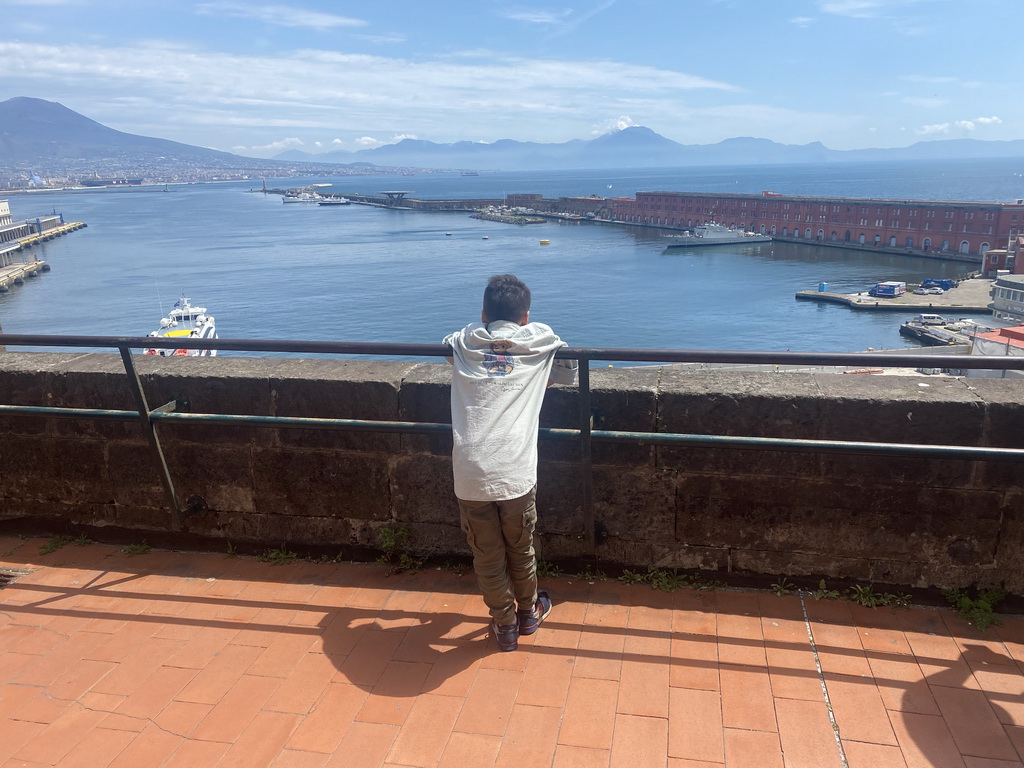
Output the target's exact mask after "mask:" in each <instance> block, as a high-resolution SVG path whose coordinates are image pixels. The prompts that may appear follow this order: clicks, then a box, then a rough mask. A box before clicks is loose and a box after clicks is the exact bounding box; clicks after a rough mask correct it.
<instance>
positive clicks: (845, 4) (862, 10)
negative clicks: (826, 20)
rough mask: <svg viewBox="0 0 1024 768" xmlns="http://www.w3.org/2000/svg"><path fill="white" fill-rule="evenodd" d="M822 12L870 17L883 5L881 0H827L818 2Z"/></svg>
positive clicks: (863, 17)
mask: <svg viewBox="0 0 1024 768" xmlns="http://www.w3.org/2000/svg"><path fill="white" fill-rule="evenodd" d="M818 5H819V7H820V8H821V10H822V12H823V13H833V14H835V15H837V16H850V17H852V18H854V19H870V18H874V17H875V16H877V15H878V11H879V9H881V8H883V7H884V6H885V3H884V2H883V0H828V1H827V2H820V3H819V4H818Z"/></svg>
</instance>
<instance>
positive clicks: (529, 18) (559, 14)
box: [501, 8, 572, 24]
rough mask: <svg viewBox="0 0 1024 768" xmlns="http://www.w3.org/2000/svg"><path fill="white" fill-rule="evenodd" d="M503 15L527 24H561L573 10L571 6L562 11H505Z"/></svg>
mask: <svg viewBox="0 0 1024 768" xmlns="http://www.w3.org/2000/svg"><path fill="white" fill-rule="evenodd" d="M501 15H502V16H504V17H505V18H506V19H510V20H512V21H525V22H526V23H527V24H560V23H561V22H563V21H565V19H567V18H568V17H569V16H571V15H572V10H571V9H569V8H567V9H565V10H562V11H548V10H539V9H534V10H518V11H505V12H504V13H502V14H501Z"/></svg>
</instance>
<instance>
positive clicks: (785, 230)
mask: <svg viewBox="0 0 1024 768" xmlns="http://www.w3.org/2000/svg"><path fill="white" fill-rule="evenodd" d="M782 236H783V237H788V236H789V227H783V228H782Z"/></svg>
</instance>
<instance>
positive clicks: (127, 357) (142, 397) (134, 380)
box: [117, 345, 184, 527]
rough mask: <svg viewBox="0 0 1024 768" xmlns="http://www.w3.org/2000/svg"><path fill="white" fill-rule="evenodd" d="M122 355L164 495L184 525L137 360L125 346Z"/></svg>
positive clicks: (119, 348) (122, 346)
mask: <svg viewBox="0 0 1024 768" xmlns="http://www.w3.org/2000/svg"><path fill="white" fill-rule="evenodd" d="M117 350H118V352H120V353H121V360H122V361H123V362H124V370H125V373H127V374H128V386H129V387H130V388H131V390H132V395H133V396H134V397H135V407H136V408H138V409H139V422H140V423H141V424H142V431H143V432H145V433H146V440H148V441H149V448H150V450H151V451H152V452H153V456H155V457H156V462H157V467H158V468H159V470H160V481H161V482H162V483H163V486H164V493H165V494H167V500H168V501H169V502H170V505H171V509H172V510H173V511H174V516H175V517H176V518H177V520H178V526H179V527H180V526H182V524H183V523H184V515H183V514H182V511H181V506H180V505H179V504H178V497H177V495H176V494H175V492H174V482H173V481H172V480H171V472H170V470H169V469H168V468H167V460H166V459H165V458H164V451H163V448H161V447H160V438H159V437H158V436H157V433H156V425H155V424H154V423H153V421H152V420H151V419H150V412H149V404H148V403H147V402H146V393H145V392H143V391H142V381H141V380H140V379H139V373H138V371H137V370H136V369H135V359H134V358H133V357H132V353H131V349H130V348H129V347H126V346H124V345H120V346H118V348H117Z"/></svg>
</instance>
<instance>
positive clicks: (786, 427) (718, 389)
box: [657, 368, 822, 477]
mask: <svg viewBox="0 0 1024 768" xmlns="http://www.w3.org/2000/svg"><path fill="white" fill-rule="evenodd" d="M821 408H822V403H821V398H820V395H819V393H818V388H817V386H816V385H815V382H814V379H813V377H811V376H809V375H805V374H772V373H742V374H729V375H728V376H726V375H723V374H722V373H720V372H718V373H702V374H694V373H685V372H683V371H679V370H677V369H669V368H666V370H665V373H664V375H663V376H662V380H661V389H660V392H659V397H658V414H657V424H658V426H657V430H658V431H659V432H669V433H680V434H693V435H726V436H740V437H772V438H783V439H814V438H816V437H817V425H818V422H819V421H820V418H821ZM740 413H743V414H747V415H754V414H756V416H755V417H754V418H750V419H748V418H743V419H737V415H738V414H740ZM657 465H658V466H659V467H662V468H665V469H669V468H678V469H681V470H685V471H688V472H695V473H696V472H707V473H713V474H722V475H733V474H737V473H739V474H766V475H768V474H770V475H773V476H780V475H781V476H787V477H807V476H809V475H815V474H817V473H818V472H819V471H820V458H819V457H818V456H817V455H815V454H813V453H799V452H790V451H770V450H760V449H734V448H728V447H723V448H692V447H680V448H675V447H671V446H659V447H658V448H657Z"/></svg>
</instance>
